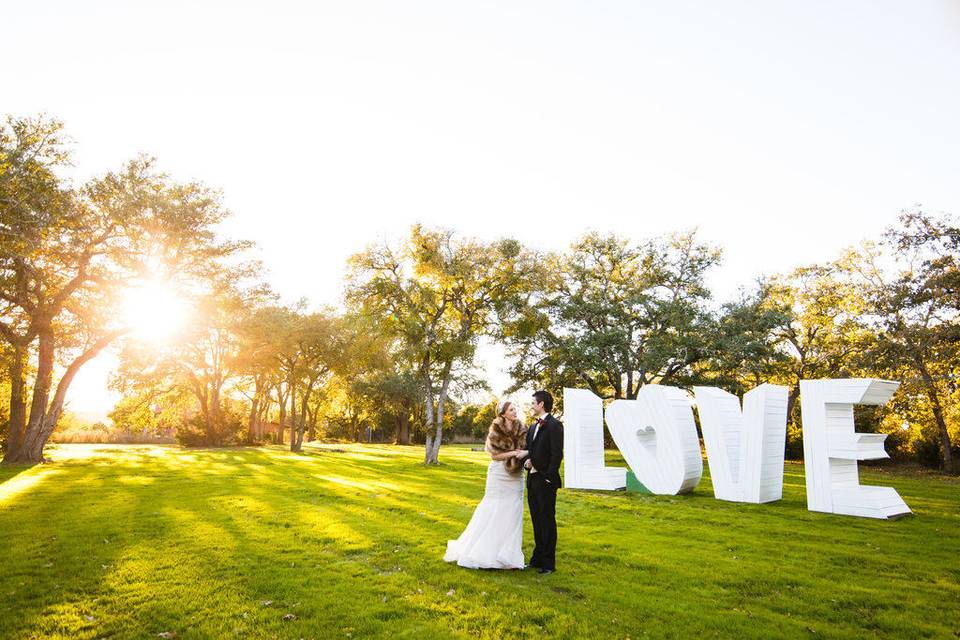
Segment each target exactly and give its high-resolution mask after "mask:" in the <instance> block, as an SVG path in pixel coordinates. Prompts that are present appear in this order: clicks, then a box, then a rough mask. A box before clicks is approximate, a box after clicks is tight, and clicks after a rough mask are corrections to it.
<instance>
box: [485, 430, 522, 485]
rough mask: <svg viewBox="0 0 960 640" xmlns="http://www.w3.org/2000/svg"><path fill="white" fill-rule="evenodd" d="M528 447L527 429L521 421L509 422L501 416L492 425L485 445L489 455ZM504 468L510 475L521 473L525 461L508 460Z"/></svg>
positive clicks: (504, 463) (504, 462) (505, 461)
mask: <svg viewBox="0 0 960 640" xmlns="http://www.w3.org/2000/svg"><path fill="white" fill-rule="evenodd" d="M526 446H527V427H525V426H523V425H522V424H521V423H520V421H518V420H513V421H511V420H507V419H506V418H504V417H502V416H501V417H498V418H496V419H495V420H494V421H493V422H491V423H490V430H489V431H488V432H487V442H486V444H485V445H484V449H486V451H487V453H489V454H491V455H493V454H497V453H506V452H508V451H513V450H515V449H524V448H526ZM503 466H504V467H505V468H506V470H507V471H509V472H510V473H520V470H521V469H522V468H523V461H522V460H517V459H516V458H507V459H506V460H504V461H503Z"/></svg>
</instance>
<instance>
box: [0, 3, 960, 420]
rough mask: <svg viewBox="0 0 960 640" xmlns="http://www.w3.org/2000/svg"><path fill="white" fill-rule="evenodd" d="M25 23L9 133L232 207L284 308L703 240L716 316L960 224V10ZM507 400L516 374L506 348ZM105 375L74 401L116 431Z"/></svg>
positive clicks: (14, 25)
mask: <svg viewBox="0 0 960 640" xmlns="http://www.w3.org/2000/svg"><path fill="white" fill-rule="evenodd" d="M152 4H153V6H146V5H147V3H132V2H90V1H87V2H66V1H65V2H42V1H41V2H19V3H9V4H8V6H6V7H4V10H3V12H2V14H0V15H2V17H0V20H2V23H3V24H2V26H3V33H4V36H5V50H6V52H7V54H6V58H5V64H4V68H3V72H2V82H0V112H2V113H14V114H33V113H36V112H40V111H42V112H46V113H49V114H50V115H53V116H56V117H58V118H60V119H62V120H64V121H65V123H66V125H67V130H68V133H69V134H70V135H71V136H72V137H73V138H74V140H75V141H76V165H77V171H76V175H77V177H78V178H83V177H86V176H89V175H91V174H95V173H98V172H101V171H104V170H107V169H111V168H115V167H118V166H119V165H120V163H121V162H123V161H124V160H126V159H128V158H130V157H132V156H133V155H134V154H136V153H138V152H141V151H144V152H147V153H150V154H152V155H155V156H157V157H158V158H159V161H160V165H161V167H162V168H164V169H166V170H168V171H170V172H171V173H172V174H174V175H175V176H176V177H178V178H196V179H200V180H202V181H204V182H206V183H207V184H209V185H211V186H214V187H217V188H220V189H222V190H223V191H224V193H225V199H226V202H227V205H228V206H229V207H230V209H232V210H233V212H234V214H235V217H234V219H233V220H232V221H231V223H230V224H229V225H228V229H227V230H228V231H229V232H230V233H231V234H233V235H235V236H241V237H247V238H253V239H256V240H257V241H258V243H259V246H260V250H259V256H260V257H261V258H262V259H263V260H264V262H265V263H266V265H267V267H268V268H269V270H270V273H269V280H270V281H271V282H272V284H273V285H274V287H275V288H276V289H277V290H278V291H280V292H281V293H282V294H283V295H284V297H285V298H286V299H287V300H293V299H296V298H298V297H300V296H307V297H308V298H309V299H310V300H311V301H312V302H314V303H335V302H337V301H338V299H339V296H340V285H341V275H342V273H343V265H344V261H345V258H346V257H347V256H348V255H349V254H351V253H353V252H355V251H357V250H360V249H362V248H363V247H364V245H366V244H367V243H369V242H371V241H374V240H378V239H384V238H396V237H398V236H399V235H400V234H402V233H403V232H404V231H405V229H406V228H407V227H408V226H409V225H410V224H411V223H414V222H417V221H420V222H423V223H426V224H430V225H437V224H439V225H446V226H452V227H455V228H456V229H458V230H459V231H460V232H462V233H464V234H469V235H478V236H482V237H485V238H493V237H496V236H502V235H512V236H515V237H517V238H519V239H520V240H523V241H524V242H527V243H529V244H531V245H534V246H537V247H541V248H551V249H561V248H563V247H565V246H566V245H568V244H569V243H570V241H571V240H573V239H574V238H575V237H577V236H578V235H580V234H581V233H583V232H584V231H585V230H586V229H588V228H591V229H598V230H615V231H617V232H619V233H621V234H625V235H627V236H630V237H634V238H638V239H639V238H643V237H646V236H649V235H651V234H658V233H661V232H665V231H669V230H674V229H684V228H691V227H698V228H699V229H700V233H701V237H702V238H703V239H704V240H707V241H709V242H712V243H715V244H719V245H721V246H723V247H724V248H725V251H726V256H725V262H724V265H723V267H721V268H720V269H718V270H717V271H716V272H715V273H714V274H713V276H712V280H711V282H712V284H713V286H714V290H715V292H716V293H717V294H718V296H719V297H721V298H728V297H731V296H733V295H734V293H735V292H736V289H737V287H739V286H742V285H746V284H748V283H749V282H750V281H751V280H753V279H754V278H755V277H756V276H758V275H760V274H761V273H775V272H779V271H783V270H787V269H790V268H792V267H794V266H797V265H800V264H803V263H808V262H813V261H818V260H825V259H829V258H832V257H834V256H835V255H836V254H837V253H838V251H839V250H840V249H841V248H842V247H844V246H848V245H850V244H853V243H856V242H857V241H858V240H860V239H861V238H862V237H864V236H867V235H874V234H875V233H877V232H879V231H880V230H881V229H882V228H883V227H884V226H886V225H888V224H890V223H891V222H893V221H894V219H895V217H896V215H897V213H898V212H899V210H901V209H903V208H906V207H911V206H912V205H914V204H915V203H922V204H923V205H924V206H925V207H926V208H927V209H928V210H930V211H933V212H939V211H952V212H956V213H960V153H958V149H960V117H958V114H960V4H958V3H956V2H948V1H946V0H912V1H909V2H907V1H904V0H898V1H882V0H846V1H843V2H836V1H810V0H805V1H803V2H798V1H796V0H792V1H774V0H767V1H765V2H735V1H732V0H727V1H724V2H716V1H709V0H703V1H699V2H698V1H678V0H669V1H668V0H663V1H661V2H642V1H639V0H635V1H632V2H612V1H611V2H605V3H600V2H558V1H553V2H520V1H517V0H513V1H510V2H469V3H468V2H451V1H450V0H447V1H444V2H439V1H438V2H413V1H408V2H364V1H358V0H353V1H351V2H336V3H333V2H325V3H306V2H304V3H295V2H277V1H271V2H258V3H250V2H164V3H152ZM485 357H486V358H487V359H488V361H489V365H488V367H487V368H488V369H489V375H490V376H491V379H492V381H493V384H494V387H495V390H500V389H501V388H503V387H504V386H505V385H506V383H507V380H506V378H505V376H504V375H503V373H502V371H501V368H502V365H503V362H502V359H501V358H500V357H499V356H498V355H497V354H495V353H494V354H487V355H486V356H485ZM111 366H112V363H111V360H110V358H109V357H102V358H100V359H98V360H96V361H94V362H92V363H90V364H89V365H88V368H87V370H86V371H84V372H83V373H82V374H81V375H80V376H79V377H78V378H77V380H76V382H75V384H74V388H73V389H72V390H71V393H70V394H69V399H70V403H71V407H70V408H72V409H74V410H76V411H93V412H100V413H102V412H105V411H106V410H107V409H108V408H109V407H110V406H111V404H112V401H113V399H112V397H111V396H110V395H109V394H106V393H105V391H104V389H103V386H104V384H103V383H104V380H105V376H106V374H107V372H108V371H109V369H110V367H111Z"/></svg>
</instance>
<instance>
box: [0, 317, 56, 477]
mask: <svg viewBox="0 0 960 640" xmlns="http://www.w3.org/2000/svg"><path fill="white" fill-rule="evenodd" d="M39 335H40V345H39V350H38V356H37V378H36V381H35V382H34V385H33V399H32V401H31V403H30V419H29V420H28V421H27V425H26V428H25V429H24V430H23V438H22V439H21V441H20V443H19V445H18V446H17V447H16V452H15V453H14V452H11V451H9V450H8V451H7V455H6V456H5V457H4V459H3V461H4V462H21V463H24V462H26V463H31V462H32V463H36V462H42V451H43V445H44V442H43V441H41V433H42V432H43V429H44V417H45V416H46V413H47V402H48V400H49V399H50V387H51V385H52V384H53V357H54V347H53V332H51V331H50V330H44V331H41V332H40V334H39Z"/></svg>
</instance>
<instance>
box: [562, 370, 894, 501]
mask: <svg viewBox="0 0 960 640" xmlns="http://www.w3.org/2000/svg"><path fill="white" fill-rule="evenodd" d="M898 386H899V383H897V382H890V381H886V380H875V379H864V378H857V379H828V380H804V381H802V382H801V383H800V405H801V415H802V418H803V428H804V433H803V447H804V459H805V475H806V489H807V508H808V509H809V510H811V511H822V512H826V513H836V514H843V515H854V516H863V517H870V518H884V519H889V518H896V517H899V516H903V515H907V514H909V513H911V511H910V508H909V507H907V505H906V503H904V501H903V500H902V499H901V498H900V496H899V494H898V493H897V492H896V490H895V489H893V488H892V487H873V486H862V485H860V481H859V474H858V467H857V462H858V461H859V460H876V459H881V458H888V457H889V456H888V455H887V452H886V451H885V450H884V448H883V442H884V439H885V438H886V435H885V434H867V433H857V432H856V429H855V425H854V418H853V407H854V406H855V405H857V404H872V405H882V404H884V403H886V402H887V401H888V400H889V399H890V397H891V396H892V395H893V393H894V392H895V391H896V390H897V387H898ZM563 403H564V423H565V429H564V430H565V437H564V460H565V474H564V475H565V484H566V486H567V488H570V489H599V490H615V489H622V488H624V487H625V486H626V473H627V470H626V469H624V468H623V467H608V466H606V463H605V462H604V449H603V422H604V409H603V400H601V399H600V398H599V397H597V396H596V395H594V394H593V393H592V392H590V391H587V390H584V389H564V390H563ZM694 406H696V407H697V411H698V413H699V417H700V428H701V430H702V432H703V442H704V446H705V447H706V450H707V451H706V452H707V460H708V463H709V464H710V475H711V480H712V481H713V491H714V496H715V497H716V498H717V499H719V500H728V501H732V502H749V503H756V504H760V503H765V502H773V501H776V500H780V498H781V497H782V495H783V456H784V447H785V444H786V430H787V388H786V387H783V386H779V385H772V384H763V385H760V386H759V387H757V388H755V389H753V390H751V391H749V392H748V393H746V394H745V395H744V398H743V405H742V406H741V403H740V400H739V399H738V398H737V396H735V395H733V394H731V393H727V392H726V391H723V390H722V389H717V388H715V387H694V394H693V397H691V396H690V394H688V393H687V392H686V391H684V390H682V389H679V388H676V387H667V386H661V385H646V386H644V387H642V388H641V389H640V391H639V393H638V394H637V398H636V399H635V400H622V399H618V400H614V401H613V402H611V403H610V405H609V406H608V407H607V409H606V424H607V427H608V429H609V430H610V435H611V436H612V438H613V441H614V442H615V443H616V445H617V447H618V448H619V449H620V452H621V453H622V454H623V458H624V460H625V461H626V463H627V465H628V466H629V467H630V470H631V471H632V472H633V474H634V475H635V476H636V478H637V479H638V480H639V481H640V482H641V483H642V484H643V485H644V486H645V487H646V488H647V489H648V490H649V491H650V492H651V493H654V494H658V495H677V494H681V493H687V492H690V491H692V490H693V489H694V488H695V487H696V486H697V485H698V484H699V482H700V478H701V477H702V475H703V461H702V457H701V455H700V442H699V439H698V437H697V428H696V423H695V421H694V415H693V407H694Z"/></svg>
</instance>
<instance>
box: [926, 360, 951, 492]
mask: <svg viewBox="0 0 960 640" xmlns="http://www.w3.org/2000/svg"><path fill="white" fill-rule="evenodd" d="M918 369H920V375H921V376H922V377H923V386H924V391H926V393H927V398H928V399H929V400H930V407H931V408H932V409H933V419H934V420H935V421H936V423H937V432H938V433H939V434H940V447H941V448H942V449H943V470H944V472H946V473H949V474H956V473H957V469H956V468H955V466H954V462H953V446H952V445H951V444H950V431H949V430H948V429H947V422H946V420H944V417H943V407H942V405H941V404H940V397H939V396H938V395H937V389H936V386H935V384H934V382H933V377H932V376H931V375H930V372H929V371H927V366H926V365H925V364H924V363H923V362H920V363H919V367H918Z"/></svg>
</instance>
